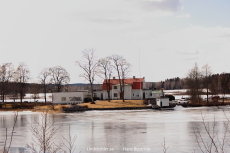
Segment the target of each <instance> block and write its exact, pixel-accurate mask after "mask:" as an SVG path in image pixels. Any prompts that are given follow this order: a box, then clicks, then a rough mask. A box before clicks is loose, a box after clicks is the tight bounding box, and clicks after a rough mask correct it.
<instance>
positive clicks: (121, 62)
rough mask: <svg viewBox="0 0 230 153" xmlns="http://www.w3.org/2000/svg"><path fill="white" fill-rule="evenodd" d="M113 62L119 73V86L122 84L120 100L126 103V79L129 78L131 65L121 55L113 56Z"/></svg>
mask: <svg viewBox="0 0 230 153" xmlns="http://www.w3.org/2000/svg"><path fill="white" fill-rule="evenodd" d="M112 60H113V67H114V69H115V71H117V76H118V79H119V84H120V99H122V101H123V102H124V101H125V99H124V98H125V96H124V93H125V78H126V77H127V75H128V73H129V69H130V66H131V65H130V64H129V63H128V62H127V61H126V60H125V59H124V58H123V57H122V56H119V55H112Z"/></svg>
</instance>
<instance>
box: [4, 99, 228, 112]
mask: <svg viewBox="0 0 230 153" xmlns="http://www.w3.org/2000/svg"><path fill="white" fill-rule="evenodd" d="M15 105H16V104H15V103H8V102H6V103H4V104H2V105H1V106H2V107H3V108H0V111H32V112H44V111H48V112H49V113H62V112H63V108H69V107H75V106H82V107H84V108H86V110H87V109H88V110H94V109H95V110H98V109H99V110H100V109H101V110H103V109H104V110H106V109H108V110H109V109H113V110H116V109H119V110H120V109H122V108H137V109H144V108H149V106H148V105H146V104H145V100H125V101H124V102H123V101H122V100H111V101H110V102H109V101H95V104H92V103H91V102H88V103H81V104H78V105H52V104H51V103H47V104H45V103H24V102H23V103H17V105H16V106H15ZM226 105H230V102H229V101H227V102H224V103H222V102H220V101H219V102H215V103H214V102H210V103H209V104H207V103H206V102H205V101H203V102H202V103H201V104H189V103H188V104H182V105H181V106H183V107H201V106H226ZM175 106H176V104H172V103H170V106H169V107H171V108H172V107H175Z"/></svg>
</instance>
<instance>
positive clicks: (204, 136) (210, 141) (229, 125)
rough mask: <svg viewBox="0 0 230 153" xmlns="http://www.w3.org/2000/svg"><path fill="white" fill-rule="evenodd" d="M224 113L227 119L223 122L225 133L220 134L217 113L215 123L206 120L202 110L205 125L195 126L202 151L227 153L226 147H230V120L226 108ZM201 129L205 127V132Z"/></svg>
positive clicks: (195, 133) (194, 130) (194, 129)
mask: <svg viewBox="0 0 230 153" xmlns="http://www.w3.org/2000/svg"><path fill="white" fill-rule="evenodd" d="M223 113H224V115H225V117H226V121H224V122H223V124H224V126H223V130H224V131H223V134H222V135H220V133H219V129H218V126H217V121H216V119H215V115H214V120H213V123H212V124H210V123H208V122H206V121H205V115H203V114H202V112H201V117H202V125H203V127H201V128H198V127H197V126H196V127H194V128H193V132H194V135H195V137H196V141H197V144H198V146H199V149H200V150H201V152H203V153H206V152H208V153H211V152H216V153H219V152H220V153H225V152H227V151H226V149H229V142H230V141H229V133H230V121H229V118H228V116H227V115H226V113H225V111H224V110H223ZM201 129H204V132H201Z"/></svg>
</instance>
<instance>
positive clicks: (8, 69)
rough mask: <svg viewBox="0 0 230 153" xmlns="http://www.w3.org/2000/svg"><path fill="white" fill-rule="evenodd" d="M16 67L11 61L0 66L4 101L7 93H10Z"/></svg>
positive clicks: (0, 86) (0, 90)
mask: <svg viewBox="0 0 230 153" xmlns="http://www.w3.org/2000/svg"><path fill="white" fill-rule="evenodd" d="M13 74H14V67H13V65H12V64H11V63H6V64H3V65H1V66H0V92H1V98H2V102H4V101H5V95H6V94H7V93H9V88H10V87H9V86H10V82H11V81H12V79H13Z"/></svg>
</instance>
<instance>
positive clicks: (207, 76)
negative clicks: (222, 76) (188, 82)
mask: <svg viewBox="0 0 230 153" xmlns="http://www.w3.org/2000/svg"><path fill="white" fill-rule="evenodd" d="M202 69H203V85H204V87H205V88H206V96H207V97H206V100H207V104H208V103H209V102H208V94H209V88H210V83H211V75H212V70H211V67H210V66H209V65H208V64H206V65H204V66H203V67H202Z"/></svg>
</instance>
